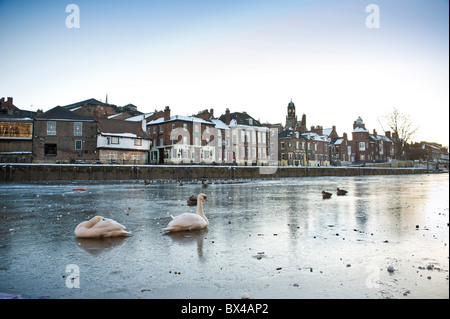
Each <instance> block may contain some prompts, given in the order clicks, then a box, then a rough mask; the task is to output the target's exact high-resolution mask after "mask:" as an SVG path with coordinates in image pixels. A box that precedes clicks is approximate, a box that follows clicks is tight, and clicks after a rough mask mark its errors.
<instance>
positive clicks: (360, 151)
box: [352, 117, 394, 163]
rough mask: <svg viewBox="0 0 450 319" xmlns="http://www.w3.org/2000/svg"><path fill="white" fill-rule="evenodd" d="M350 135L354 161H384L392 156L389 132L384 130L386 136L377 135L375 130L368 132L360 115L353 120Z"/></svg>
mask: <svg viewBox="0 0 450 319" xmlns="http://www.w3.org/2000/svg"><path fill="white" fill-rule="evenodd" d="M352 137H353V139H352V140H353V153H352V156H354V162H357V163H372V162H386V161H390V160H391V159H393V158H394V145H393V142H392V140H391V139H390V132H386V136H383V135H378V134H377V132H376V131H375V130H374V131H373V134H369V131H368V130H367V129H366V126H365V124H364V122H363V120H362V119H361V117H358V119H357V120H356V121H354V122H353V131H352Z"/></svg>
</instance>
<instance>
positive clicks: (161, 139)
mask: <svg viewBox="0 0 450 319" xmlns="http://www.w3.org/2000/svg"><path fill="white" fill-rule="evenodd" d="M163 145H164V138H163V137H161V138H160V139H159V146H163Z"/></svg>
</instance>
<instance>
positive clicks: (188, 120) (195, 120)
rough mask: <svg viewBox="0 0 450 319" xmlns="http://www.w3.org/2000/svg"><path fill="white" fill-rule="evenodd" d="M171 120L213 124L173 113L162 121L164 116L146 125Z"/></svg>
mask: <svg viewBox="0 0 450 319" xmlns="http://www.w3.org/2000/svg"><path fill="white" fill-rule="evenodd" d="M173 121H185V122H194V123H203V124H213V123H212V122H210V121H205V120H203V119H201V118H198V117H195V116H183V115H173V116H171V117H170V119H169V120H167V121H164V117H160V118H159V119H156V120H153V121H150V122H148V123H147V125H154V124H159V123H164V122H173Z"/></svg>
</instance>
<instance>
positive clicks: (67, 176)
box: [0, 164, 426, 182]
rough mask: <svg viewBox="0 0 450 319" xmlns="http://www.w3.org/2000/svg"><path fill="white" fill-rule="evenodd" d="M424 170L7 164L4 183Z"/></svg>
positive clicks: (2, 169) (0, 174)
mask: <svg viewBox="0 0 450 319" xmlns="http://www.w3.org/2000/svg"><path fill="white" fill-rule="evenodd" d="M425 172H426V170H425V169H423V168H412V167H411V168H390V167H305V166H303V167H277V166H211V165H196V166H190V165H177V166H172V165H86V164H3V165H1V166H0V182H31V181H41V180H42V181H54V180H139V179H142V180H151V179H179V180H183V179H199V178H200V179H202V178H205V179H214V178H218V179H234V178H255V179H259V178H282V177H311V176H358V175H404V174H423V173H425Z"/></svg>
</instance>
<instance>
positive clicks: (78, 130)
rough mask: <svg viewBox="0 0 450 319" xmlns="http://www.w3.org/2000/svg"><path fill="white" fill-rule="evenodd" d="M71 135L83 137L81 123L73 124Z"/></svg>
mask: <svg viewBox="0 0 450 319" xmlns="http://www.w3.org/2000/svg"><path fill="white" fill-rule="evenodd" d="M73 135H74V136H81V135H83V123H81V122H75V123H73Z"/></svg>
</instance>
